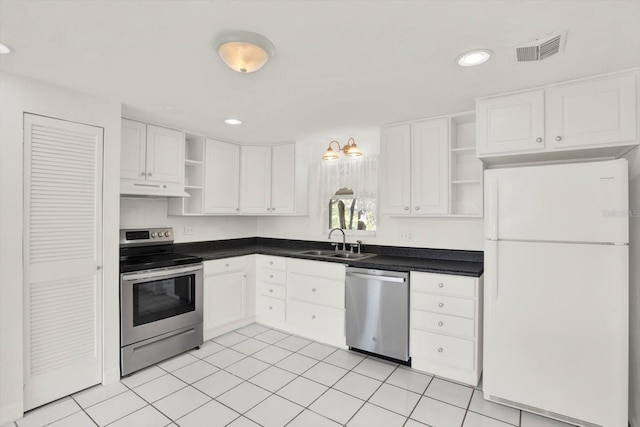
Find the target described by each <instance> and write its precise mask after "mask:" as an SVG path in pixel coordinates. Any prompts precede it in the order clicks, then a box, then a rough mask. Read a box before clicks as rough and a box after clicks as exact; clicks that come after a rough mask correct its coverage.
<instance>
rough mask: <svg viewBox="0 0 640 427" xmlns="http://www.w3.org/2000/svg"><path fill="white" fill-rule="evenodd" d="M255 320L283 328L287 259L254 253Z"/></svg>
mask: <svg viewBox="0 0 640 427" xmlns="http://www.w3.org/2000/svg"><path fill="white" fill-rule="evenodd" d="M256 278H257V283H256V320H257V321H258V322H260V323H262V324H264V325H267V326H272V327H274V328H279V329H283V328H285V327H286V326H285V324H284V322H285V319H286V315H285V314H286V302H285V299H286V285H287V259H286V258H282V257H276V256H268V255H256Z"/></svg>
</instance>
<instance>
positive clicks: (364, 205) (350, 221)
mask: <svg viewBox="0 0 640 427" xmlns="http://www.w3.org/2000/svg"><path fill="white" fill-rule="evenodd" d="M320 186H321V191H320V197H321V200H320V203H321V204H320V206H324V207H325V214H326V216H325V218H327V223H326V225H327V227H328V228H336V227H339V228H342V229H343V230H349V231H351V232H352V233H354V234H358V233H372V232H375V230H376V217H377V207H378V206H377V198H378V159H377V157H366V158H358V159H350V158H345V159H340V160H336V161H332V162H323V163H321V164H320Z"/></svg>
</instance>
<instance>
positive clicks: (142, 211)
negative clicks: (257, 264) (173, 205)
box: [120, 197, 257, 243]
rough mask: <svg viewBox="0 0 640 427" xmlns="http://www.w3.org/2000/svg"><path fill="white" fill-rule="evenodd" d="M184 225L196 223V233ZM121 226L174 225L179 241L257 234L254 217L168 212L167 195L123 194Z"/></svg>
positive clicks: (230, 237) (192, 225) (253, 235)
mask: <svg viewBox="0 0 640 427" xmlns="http://www.w3.org/2000/svg"><path fill="white" fill-rule="evenodd" d="M184 226H190V227H192V228H193V234H190V235H185V234H184V233H183V228H184ZM120 227H121V228H138V227H173V230H174V233H175V241H176V243H183V242H198V241H205V240H223V239H236V238H240V237H255V236H256V235H257V234H256V233H257V228H256V219H255V218H254V217H238V216H236V217H228V216H210V217H186V216H185V217H183V216H168V215H167V199H166V198H165V199H162V198H129V197H123V198H121V199H120Z"/></svg>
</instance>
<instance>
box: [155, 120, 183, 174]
mask: <svg viewBox="0 0 640 427" xmlns="http://www.w3.org/2000/svg"><path fill="white" fill-rule="evenodd" d="M183 165H184V133H182V132H180V131H178V130H174V129H167V128H162V127H159V126H153V125H147V168H146V169H147V180H148V181H154V182H173V183H177V184H181V183H184V176H183Z"/></svg>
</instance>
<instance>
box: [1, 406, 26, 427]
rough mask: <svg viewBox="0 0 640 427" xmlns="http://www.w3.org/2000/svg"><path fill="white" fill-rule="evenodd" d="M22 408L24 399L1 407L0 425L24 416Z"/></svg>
mask: <svg viewBox="0 0 640 427" xmlns="http://www.w3.org/2000/svg"><path fill="white" fill-rule="evenodd" d="M22 409H23V402H22V401H20V402H17V403H14V404H13V405H8V406H5V407H2V408H0V425H1V426H3V425H5V424H9V423H10V422H11V421H15V420H19V419H20V418H22V415H23V412H22Z"/></svg>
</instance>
